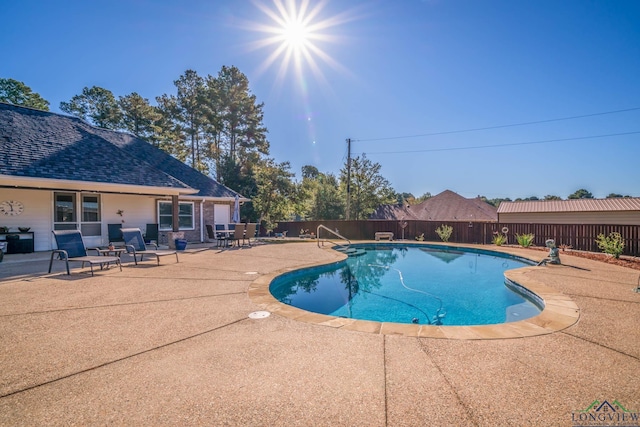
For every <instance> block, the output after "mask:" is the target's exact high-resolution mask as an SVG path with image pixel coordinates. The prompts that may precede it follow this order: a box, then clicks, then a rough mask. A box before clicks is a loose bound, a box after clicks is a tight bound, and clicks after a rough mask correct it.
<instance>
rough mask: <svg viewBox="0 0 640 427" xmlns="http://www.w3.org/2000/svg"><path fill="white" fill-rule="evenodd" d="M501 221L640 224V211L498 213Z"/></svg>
mask: <svg viewBox="0 0 640 427" xmlns="http://www.w3.org/2000/svg"><path fill="white" fill-rule="evenodd" d="M498 222H500V223H523V224H613V225H640V212H638V211H624V212H544V213H542V212H538V213H536V212H532V213H498Z"/></svg>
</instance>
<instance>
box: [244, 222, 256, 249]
mask: <svg viewBox="0 0 640 427" xmlns="http://www.w3.org/2000/svg"><path fill="white" fill-rule="evenodd" d="M257 227H258V224H256V223H254V222H250V223H248V224H247V229H246V230H245V232H244V238H243V239H242V244H243V245H244V241H245V240H246V241H247V242H248V243H249V246H251V239H255V237H256V229H257Z"/></svg>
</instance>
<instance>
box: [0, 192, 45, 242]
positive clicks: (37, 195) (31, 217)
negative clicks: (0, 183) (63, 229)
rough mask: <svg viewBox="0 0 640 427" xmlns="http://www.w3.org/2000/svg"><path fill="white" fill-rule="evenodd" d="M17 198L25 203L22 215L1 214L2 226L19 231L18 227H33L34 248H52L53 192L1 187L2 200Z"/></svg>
mask: <svg viewBox="0 0 640 427" xmlns="http://www.w3.org/2000/svg"><path fill="white" fill-rule="evenodd" d="M5 200H16V201H19V202H21V203H22V204H23V205H24V211H23V212H22V213H21V214H20V215H14V216H10V215H3V214H0V227H9V230H10V231H18V227H31V230H29V231H32V232H33V233H34V234H33V237H34V250H36V251H48V250H51V239H52V237H53V235H52V233H51V230H53V214H52V209H53V193H52V192H51V191H48V190H21V189H20V190H19V189H12V188H9V189H8V188H0V202H2V201H5Z"/></svg>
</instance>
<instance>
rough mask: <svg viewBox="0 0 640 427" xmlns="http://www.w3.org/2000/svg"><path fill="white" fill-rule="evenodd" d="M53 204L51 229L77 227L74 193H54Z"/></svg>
mask: <svg viewBox="0 0 640 427" xmlns="http://www.w3.org/2000/svg"><path fill="white" fill-rule="evenodd" d="M53 204H54V208H53V223H54V224H53V229H54V230H75V229H76V228H77V223H76V195H75V193H54V194H53Z"/></svg>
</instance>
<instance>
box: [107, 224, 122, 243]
mask: <svg viewBox="0 0 640 427" xmlns="http://www.w3.org/2000/svg"><path fill="white" fill-rule="evenodd" d="M107 229H108V231H109V242H110V243H113V244H114V245H115V244H119V245H124V239H123V238H122V231H120V230H121V229H122V224H121V223H117V224H107Z"/></svg>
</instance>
